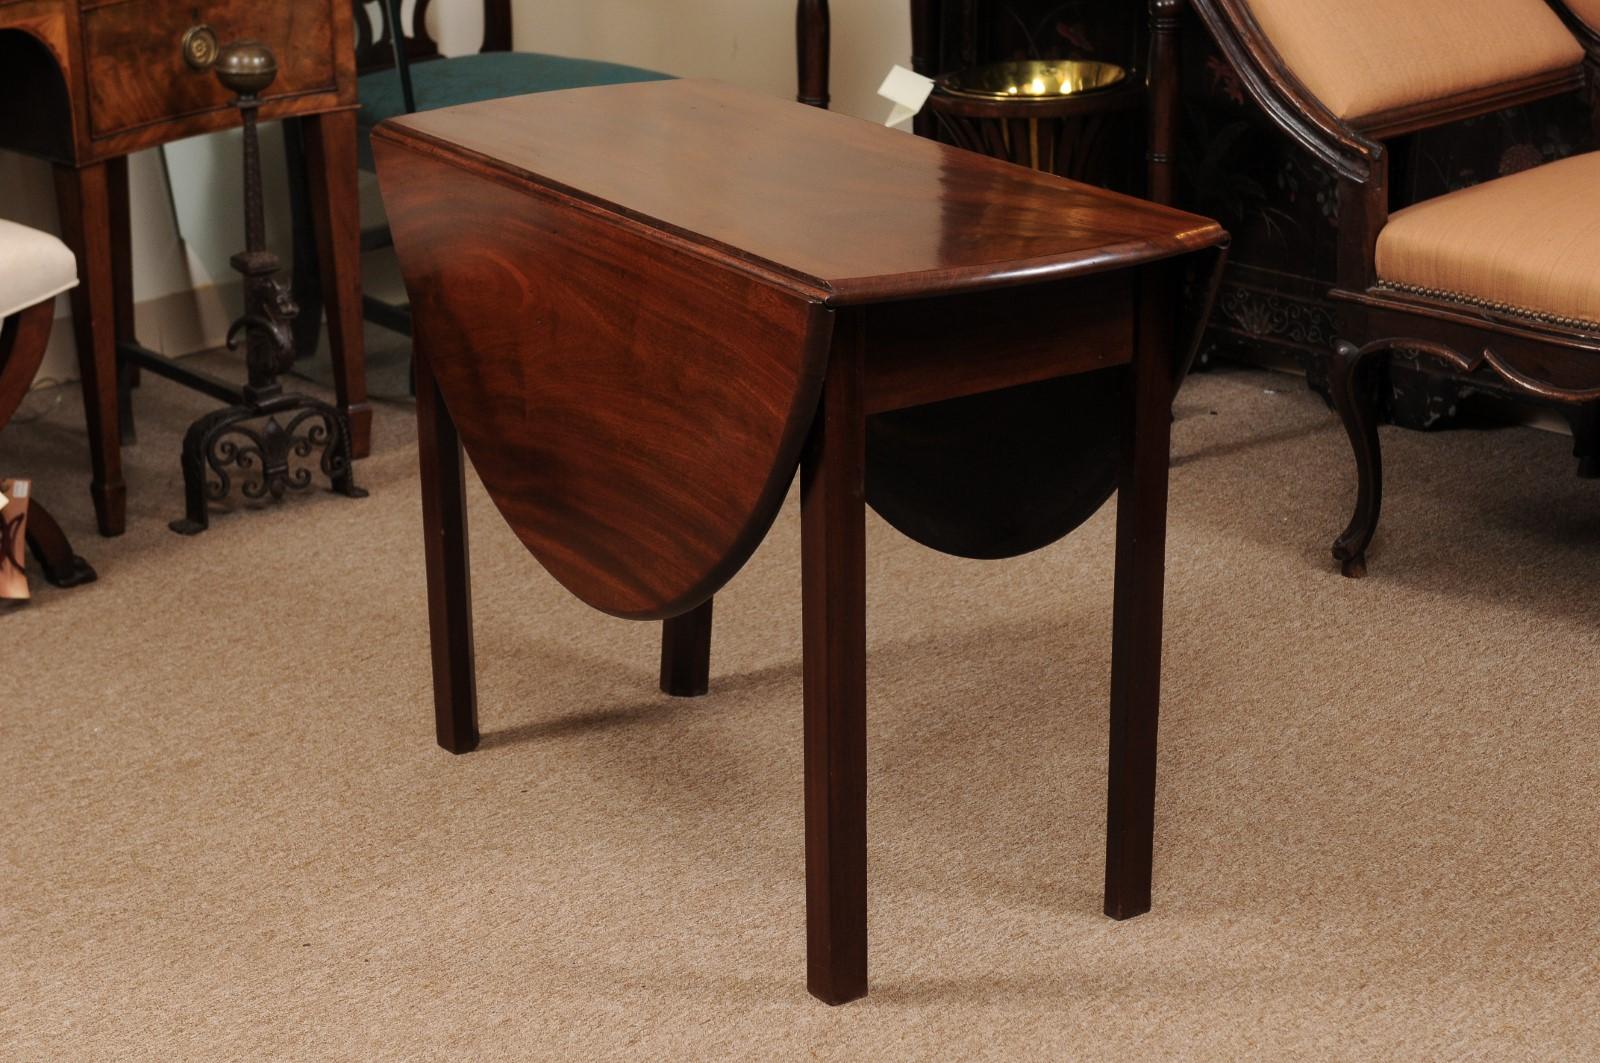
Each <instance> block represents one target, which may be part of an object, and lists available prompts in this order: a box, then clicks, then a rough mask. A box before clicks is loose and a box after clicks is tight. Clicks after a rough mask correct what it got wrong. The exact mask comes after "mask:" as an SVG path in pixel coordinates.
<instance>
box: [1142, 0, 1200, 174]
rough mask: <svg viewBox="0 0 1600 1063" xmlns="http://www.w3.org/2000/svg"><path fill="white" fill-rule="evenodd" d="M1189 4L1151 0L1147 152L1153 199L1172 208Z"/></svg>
mask: <svg viewBox="0 0 1600 1063" xmlns="http://www.w3.org/2000/svg"><path fill="white" fill-rule="evenodd" d="M1188 8H1189V4H1188V0H1150V72H1149V74H1148V75H1147V77H1148V87H1149V101H1148V107H1149V114H1150V130H1149V137H1148V140H1147V145H1148V146H1147V147H1146V149H1145V163H1146V165H1147V166H1148V168H1149V171H1148V172H1149V181H1150V198H1151V199H1153V200H1155V201H1156V202H1157V203H1165V204H1168V205H1169V206H1170V205H1172V203H1173V202H1174V199H1175V197H1176V195H1177V192H1176V184H1177V150H1178V100H1179V95H1180V89H1181V78H1182V68H1181V63H1180V54H1179V33H1180V32H1181V29H1182V18H1183V13H1184V12H1185V11H1187V10H1188Z"/></svg>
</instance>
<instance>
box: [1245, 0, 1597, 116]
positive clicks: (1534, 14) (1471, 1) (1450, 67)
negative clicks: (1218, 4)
mask: <svg viewBox="0 0 1600 1063" xmlns="http://www.w3.org/2000/svg"><path fill="white" fill-rule="evenodd" d="M1247 2H1248V5H1249V8H1250V11H1251V13H1252V14H1253V15H1254V16H1255V19H1256V21H1257V22H1258V23H1259V24H1260V26H1261V29H1262V32H1263V33H1264V34H1265V35H1266V38H1267V40H1268V41H1269V42H1271V44H1272V46H1273V48H1274V49H1275V50H1276V51H1277V52H1278V54H1279V55H1280V56H1282V58H1283V61H1284V64H1285V65H1286V66H1287V67H1288V68H1289V70H1290V72H1291V73H1293V74H1294V75H1295V77H1296V78H1298V79H1299V80H1300V81H1301V82H1302V83H1303V84H1304V85H1305V86H1306V88H1307V89H1309V90H1310V91H1311V92H1312V94H1313V95H1315V96H1316V97H1317V99H1319V100H1320V101H1321V102H1322V104H1323V105H1324V106H1325V107H1327V108H1328V109H1329V110H1330V111H1332V112H1333V113H1334V114H1335V115H1338V116H1339V117H1340V118H1343V119H1345V120H1346V121H1348V122H1350V123H1351V124H1353V125H1356V126H1360V125H1362V124H1363V120H1364V119H1370V118H1372V117H1375V116H1378V115H1384V114H1388V113H1391V112H1394V111H1399V110H1403V109H1406V108H1411V107H1416V106H1425V105H1427V104H1430V103H1435V102H1443V101H1446V100H1450V99H1452V98H1455V97H1459V96H1463V95H1470V94H1472V93H1475V92H1480V91H1484V90H1489V89H1493V88H1496V87H1500V86H1505V85H1508V84H1514V83H1515V82H1517V81H1520V80H1523V79H1526V78H1536V77H1539V76H1540V75H1545V74H1549V73H1551V72H1553V71H1560V70H1563V69H1569V68H1574V67H1577V66H1578V65H1579V64H1580V63H1582V61H1583V48H1582V46H1581V45H1580V44H1579V43H1578V41H1577V39H1576V38H1574V37H1573V36H1572V34H1571V33H1570V32H1569V31H1568V30H1567V28H1566V27H1565V26H1564V25H1562V23H1561V19H1560V18H1559V17H1558V16H1557V15H1556V14H1555V12H1554V11H1552V10H1551V9H1550V7H1549V6H1548V5H1547V4H1546V3H1545V0H1247ZM1568 2H1569V3H1570V4H1571V6H1572V7H1573V10H1574V11H1575V12H1576V13H1577V14H1579V15H1580V17H1585V18H1588V17H1590V16H1593V18H1594V19H1595V20H1596V22H1595V24H1596V25H1600V0H1568Z"/></svg>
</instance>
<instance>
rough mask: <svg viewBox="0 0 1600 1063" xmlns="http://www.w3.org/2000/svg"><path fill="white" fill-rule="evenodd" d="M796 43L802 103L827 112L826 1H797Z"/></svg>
mask: <svg viewBox="0 0 1600 1063" xmlns="http://www.w3.org/2000/svg"><path fill="white" fill-rule="evenodd" d="M794 21H795V42H796V53H797V56H798V59H799V67H800V94H799V96H797V97H796V98H797V99H798V100H799V101H800V102H801V103H808V104H810V105H811V106H813V107H821V108H822V109H823V110H827V108H828V102H829V96H828V65H829V60H830V56H831V54H832V42H833V31H832V19H831V18H830V16H829V14H828V0H800V2H799V4H797V5H796V7H795V16H794Z"/></svg>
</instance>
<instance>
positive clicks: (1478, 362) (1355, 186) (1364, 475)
mask: <svg viewBox="0 0 1600 1063" xmlns="http://www.w3.org/2000/svg"><path fill="white" fill-rule="evenodd" d="M1569 3H1570V6H1562V5H1561V4H1558V3H1556V2H1555V0H1549V2H1547V0H1406V2H1404V3H1397V2H1395V0H1341V2H1339V3H1329V2H1327V0H1194V5H1195V7H1196V8H1197V9H1198V11H1199V13H1200V15H1201V18H1202V19H1203V20H1204V22H1205V23H1206V25H1207V27H1208V28H1209V29H1210V31H1211V33H1212V35H1213V36H1214V37H1215V38H1216V40H1217V43H1218V45H1219V47H1220V48H1221V49H1222V51H1223V53H1224V54H1225V55H1226V56H1227V57H1228V59H1229V61H1230V62H1231V63H1232V64H1233V65H1234V67H1235V68H1236V70H1237V71H1238V73H1239V75H1240V77H1241V79H1242V80H1243V82H1244V84H1245V85H1246V87H1247V88H1248V90H1249V92H1250V94H1251V95H1252V96H1253V97H1254V98H1255V100H1256V101H1257V102H1258V103H1259V104H1260V105H1261V106H1262V107H1263V108H1264V109H1265V110H1266V112H1267V113H1268V114H1269V115H1270V116H1271V118H1272V119H1273V121H1274V122H1275V123H1276V124H1277V125H1278V126H1280V127H1281V128H1282V129H1283V130H1284V132H1286V133H1287V134H1288V135H1289V136H1291V137H1292V138H1294V139H1295V140H1296V141H1298V142H1299V143H1300V144H1301V145H1302V146H1303V147H1304V148H1306V149H1307V150H1308V151H1310V152H1311V153H1312V154H1313V155H1315V156H1316V157H1317V158H1318V159H1319V160H1320V161H1321V162H1323V163H1324V164H1325V165H1327V166H1328V167H1329V168H1330V169H1331V170H1332V171H1333V172H1334V173H1335V174H1336V175H1337V178H1338V183H1339V220H1338V241H1339V247H1338V283H1337V287H1336V288H1335V290H1334V291H1333V292H1332V296H1333V298H1334V300H1335V301H1336V303H1337V304H1338V306H1339V308H1340V309H1339V311H1338V314H1337V327H1338V332H1339V337H1340V340H1339V343H1338V345H1337V349H1336V352H1335V355H1334V359H1333V363H1332V371H1331V379H1330V390H1331V392H1332V396H1333V400H1334V405H1335V407H1336V408H1337V410H1338V412H1339V416H1340V417H1341V419H1342V420H1343V422H1344V425H1345V429H1346V430H1347V432H1348V433H1349V436H1350V440H1351V444H1352V446H1353V448H1354V451H1355V457H1356V468H1357V474H1358V497H1357V505H1356V512H1355V516H1354V518H1353V519H1352V520H1351V522H1350V525H1349V527H1348V528H1347V529H1346V531H1345V533H1344V534H1343V535H1341V536H1340V537H1339V539H1338V540H1337V541H1336V542H1335V543H1334V547H1333V553H1334V557H1335V558H1336V559H1337V560H1338V561H1340V562H1341V563H1342V569H1343V572H1344V574H1345V575H1347V576H1352V577H1357V576H1362V575H1364V574H1365V573H1366V554H1367V549H1368V546H1369V545H1370V544H1371V542H1372V537H1373V533H1374V531H1375V530H1376V528H1377V523H1378V515H1379V511H1380V507H1381V502H1382V483H1383V480H1382V477H1383V468H1382V458H1381V452H1380V449H1379V440H1378V431H1377V420H1378V411H1377V409H1376V401H1375V395H1376V392H1377V389H1376V388H1375V387H1374V383H1375V381H1374V376H1375V374H1381V373H1383V372H1385V371H1386V370H1387V366H1388V357H1389V355H1390V354H1391V353H1392V352H1394V351H1397V350H1403V351H1406V352H1410V353H1414V354H1416V355H1418V356H1421V357H1424V358H1431V359H1437V360H1438V361H1440V362H1443V363H1446V364H1448V365H1449V366H1451V367H1453V368H1454V369H1455V370H1457V371H1459V372H1462V373H1468V374H1480V375H1482V376H1484V377H1492V378H1495V379H1497V380H1498V381H1500V382H1502V383H1504V384H1506V385H1509V386H1510V387H1511V388H1512V389H1514V390H1516V391H1520V392H1523V393H1526V394H1529V395H1532V396H1538V397H1540V398H1542V399H1545V400H1549V401H1555V402H1561V403H1571V404H1586V403H1594V402H1597V401H1600V153H1592V154H1587V155H1579V156H1576V157H1573V158H1569V159H1564V160H1561V161H1559V162H1552V163H1548V164H1546V165H1543V166H1540V167H1537V168H1535V169H1532V170H1529V171H1525V172H1522V173H1517V174H1513V175H1510V176H1506V177H1501V178H1498V179H1496V180H1493V181H1488V182H1486V183H1484V184H1481V185H1476V186H1474V187H1470V188H1466V189H1462V190H1460V191H1456V192H1452V193H1449V194H1447V195H1443V196H1440V197H1438V198H1436V199H1430V200H1426V201H1424V202H1420V203H1416V204H1414V205H1411V206H1408V207H1406V208H1404V209H1401V210H1397V211H1395V212H1394V213H1392V214H1391V212H1390V186H1389V159H1390V155H1389V146H1388V145H1389V142H1390V141H1392V140H1394V139H1395V138H1398V137H1401V136H1404V135H1407V134H1410V133H1415V132H1417V131H1420V130H1423V129H1427V128H1430V127H1434V126H1438V125H1443V124H1445V123H1448V122H1454V121H1458V120H1461V119H1465V118H1470V117H1473V116H1475V115H1480V114H1487V113H1491V112H1494V111H1498V110H1502V109H1504V108H1507V107H1512V106H1515V105H1519V104H1523V103H1527V102H1530V101H1533V100H1537V99H1542V98H1545V97H1550V96H1556V95H1559V94H1562V93H1578V92H1589V93H1591V99H1592V98H1593V95H1592V94H1593V93H1594V92H1595V90H1596V85H1597V84H1600V33H1597V32H1596V30H1597V29H1600V0H1569ZM1597 128H1600V125H1597Z"/></svg>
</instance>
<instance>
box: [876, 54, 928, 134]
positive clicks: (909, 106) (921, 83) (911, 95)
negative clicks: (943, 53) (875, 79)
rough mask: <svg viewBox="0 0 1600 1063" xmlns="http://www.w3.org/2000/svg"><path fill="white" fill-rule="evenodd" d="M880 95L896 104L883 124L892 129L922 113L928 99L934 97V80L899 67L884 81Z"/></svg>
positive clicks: (890, 72) (879, 91)
mask: <svg viewBox="0 0 1600 1063" xmlns="http://www.w3.org/2000/svg"><path fill="white" fill-rule="evenodd" d="M878 95H879V96H882V97H883V98H884V99H886V100H888V101H889V102H890V103H892V104H894V110H892V111H890V112H889V117H888V118H887V119H886V120H885V121H884V123H883V124H884V125H886V126H890V127H898V126H902V125H904V124H905V123H907V122H909V121H910V120H911V119H913V118H915V117H916V116H917V115H918V114H919V113H920V112H921V111H922V107H923V105H924V104H926V103H927V102H928V97H929V96H931V95H933V79H932V78H925V77H923V76H922V75H921V74H919V73H917V72H916V71H914V70H907V69H906V68H905V67H903V66H897V67H895V68H894V69H893V70H890V71H889V76H888V77H886V78H884V79H883V85H882V87H880V88H879V89H878Z"/></svg>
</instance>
